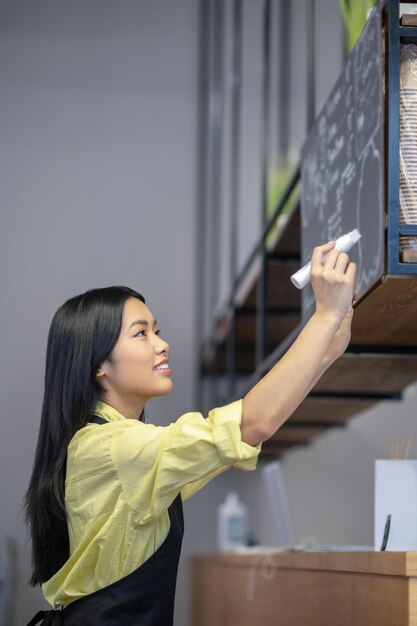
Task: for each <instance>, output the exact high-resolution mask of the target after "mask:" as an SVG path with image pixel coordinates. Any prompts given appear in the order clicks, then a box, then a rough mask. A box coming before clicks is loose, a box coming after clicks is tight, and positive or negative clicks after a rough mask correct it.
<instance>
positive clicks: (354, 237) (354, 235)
mask: <svg viewBox="0 0 417 626" xmlns="http://www.w3.org/2000/svg"><path fill="white" fill-rule="evenodd" d="M360 238H361V234H360V232H359V231H358V229H357V228H355V229H354V230H351V231H350V233H347V234H346V235H342V236H341V237H339V239H336V243H335V246H334V249H335V250H338V251H339V252H348V251H349V250H350V249H351V247H352V246H354V245H355V243H356V242H357V241H359V239H360ZM310 270H311V261H309V262H308V263H307V264H306V265H304V267H302V268H301V269H299V270H298V272H295V274H293V275H292V276H291V281H292V282H293V284H294V285H295V286H296V287H297V288H298V289H302V288H303V287H305V286H306V285H307V284H308V283H309V282H310Z"/></svg>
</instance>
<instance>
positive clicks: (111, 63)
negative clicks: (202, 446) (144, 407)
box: [0, 0, 416, 626]
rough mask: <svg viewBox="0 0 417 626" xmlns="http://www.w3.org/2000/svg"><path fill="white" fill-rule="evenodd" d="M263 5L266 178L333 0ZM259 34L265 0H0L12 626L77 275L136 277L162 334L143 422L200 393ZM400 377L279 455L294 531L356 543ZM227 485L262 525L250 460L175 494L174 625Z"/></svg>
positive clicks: (29, 598) (256, 207)
mask: <svg viewBox="0 0 417 626" xmlns="http://www.w3.org/2000/svg"><path fill="white" fill-rule="evenodd" d="M269 4H270V9H269V10H270V11H271V13H270V24H271V31H270V36H271V45H272V47H273V50H274V51H275V52H274V53H273V58H274V59H275V60H274V64H275V65H274V67H273V68H272V70H271V76H272V77H273V80H272V82H271V90H270V93H269V95H268V97H269V98H270V99H271V110H272V111H273V112H274V115H273V116H272V118H271V120H270V125H269V130H268V132H269V133H270V136H271V140H270V142H269V153H268V163H270V164H271V177H272V179H273V180H277V183H276V184H277V188H278V189H281V188H282V184H281V182H280V181H281V180H285V177H286V176H288V174H289V172H290V171H291V168H292V167H293V166H294V164H295V162H296V161H297V160H298V158H299V150H300V147H301V146H302V144H303V142H304V139H305V136H306V132H307V128H308V125H309V120H310V122H311V120H312V118H313V117H314V114H315V112H316V111H318V110H319V109H320V108H321V106H322V105H323V103H324V101H325V99H326V97H327V95H328V94H329V92H330V90H331V88H332V86H333V84H334V81H335V80H336V78H337V76H338V74H339V72H340V70H341V68H342V65H343V61H344V58H345V56H346V53H347V49H346V45H347V44H346V37H345V31H344V26H343V20H342V13H341V10H340V6H339V3H338V2H336V0H316V2H314V3H312V2H310V1H309V0H292V1H291V3H290V2H287V1H286V0H275V2H272V3H269ZM237 6H238V9H239V11H240V12H241V22H240V23H241V33H240V37H241V38H240V46H241V68H240V70H241V71H240V74H239V81H240V82H239V88H240V105H239V106H240V110H239V116H238V122H237V123H238V127H237V130H236V129H235V131H236V132H235V134H233V133H232V124H233V123H236V116H234V117H233V116H232V115H231V107H233V98H232V96H233V84H234V83H233V81H234V78H235V76H236V75H235V69H236V68H235V66H234V60H233V59H234V56H233V55H234V48H233V42H235V41H236V39H235V38H234V37H233V36H232V34H233V33H232V29H233V25H234V24H235V23H236V22H235V21H234V18H233V15H234V11H236V7H237ZM312 7H313V9H314V12H313V13H312ZM311 20H313V27H314V30H315V35H316V37H315V44H314V53H315V72H314V85H311V76H310V75H309V73H308V66H309V54H308V51H309V49H310V48H309V46H310V43H309V32H311V31H310V30H309V26H310V25H311V23H312V22H311ZM264 45H265V2H264V1H263V0H242V1H241V2H239V3H236V2H234V1H232V0H223V1H222V0H201V1H200V2H199V1H197V0H169V1H168V0H118V1H117V2H115V1H114V0H62V1H60V2H56V0H31V2H26V1H23V0H1V2H0V181H1V184H0V215H1V224H0V267H1V271H0V286H1V287H0V293H1V306H0V329H1V330H0V353H1V355H2V359H1V362H0V393H1V395H0V397H1V410H2V415H1V424H2V434H1V438H0V475H1V486H0V502H1V506H0V539H1V540H2V541H3V543H4V545H5V547H6V548H7V546H9V545H10V540H12V548H11V554H12V558H11V559H10V560H8V558H7V554H9V553H10V551H8V550H7V549H6V550H5V555H6V556H5V557H4V558H3V564H2V566H1V567H2V569H1V571H2V572H3V571H6V572H7V571H9V570H10V571H12V574H11V578H9V580H11V581H12V582H13V585H12V594H11V599H12V600H11V607H12V609H11V615H10V617H9V618H7V621H4V624H7V625H8V626H22V625H23V624H25V623H26V622H27V621H28V620H29V619H30V617H31V616H32V615H33V614H34V613H35V611H36V610H38V609H40V608H43V607H45V603H44V601H43V599H42V596H41V593H40V590H39V589H32V588H31V587H30V586H29V584H28V582H27V581H28V578H29V572H30V553H29V544H28V538H27V534H26V531H25V528H24V524H23V517H22V498H23V495H24V492H25V489H26V487H27V483H28V479H29V474H30V471H31V466H32V460H33V455H34V450H35V445H36V439H37V431H38V426H39V418H40V411H41V402H42V393H43V375H44V360H45V352H46V340H47V333H48V329H49V324H50V322H51V319H52V316H53V314H54V313H55V311H56V309H57V308H58V307H59V306H60V305H61V304H62V303H63V302H64V301H65V300H67V299H68V298H70V297H72V296H74V295H76V294H79V293H81V292H83V291H85V290H87V289H90V288H93V287H102V286H109V285H118V284H121V285H127V286H130V287H132V288H133V289H136V290H138V291H140V292H141V293H143V294H144V295H145V297H146V300H147V303H148V304H149V307H150V309H151V310H152V312H153V313H154V314H155V316H156V317H157V319H158V322H159V325H160V327H161V329H162V334H163V336H164V337H165V338H166V339H167V340H168V341H169V343H170V346H171V358H172V369H173V381H174V391H173V393H172V395H170V396H169V397H167V398H162V399H158V400H155V401H153V402H152V403H151V404H150V405H149V406H148V419H149V421H153V422H155V423H158V424H167V423H169V422H170V421H173V420H174V419H176V418H177V417H178V416H179V415H181V414H182V413H185V412H187V411H191V410H203V407H202V405H201V393H200V389H199V387H200V382H199V368H200V365H199V349H200V345H201V343H202V341H203V339H204V337H205V335H206V333H207V332H208V329H209V328H210V325H211V321H212V319H213V316H214V315H215V313H216V311H217V310H218V308H219V306H221V304H222V303H223V301H224V299H225V298H226V296H227V294H228V292H229V290H230V288H231V283H232V280H233V275H234V273H236V271H238V270H239V269H241V267H242V266H243V264H244V263H245V261H246V259H247V256H248V254H249V253H250V251H251V249H252V247H253V245H254V243H255V241H256V239H257V238H258V237H259V234H260V231H261V228H262V211H261V208H262V198H261V193H262V171H263V170H262V164H263V162H264V161H263V160H264V153H263V150H264V146H265V142H264V136H263V133H264V131H265V125H264V121H265V120H264V117H263V111H264V108H263V107H264V95H265V94H264V92H263V82H262V81H263V73H262V72H263V55H264ZM309 81H310V87H309ZM220 86H221V87H222V89H220ZM216 120H217V123H216ZM219 120H220V121H221V123H218V122H219ZM233 120H234V121H233ZM232 137H234V138H235V139H234V141H236V137H238V143H237V145H236V143H234V144H233V143H232V139H231V138H232ZM236 149H237V150H238V153H239V165H238V170H237V171H236V169H235V170H234V169H233V168H234V167H236V166H235V163H236V160H234V159H233V158H232V156H233V150H236ZM208 154H209V155H211V156H208ZM213 155H214V156H215V157H216V158H214V159H213V158H212V157H213ZM216 155H217V156H216ZM233 177H235V178H233ZM236 177H237V178H236ZM274 177H275V178H274ZM232 180H238V185H237V186H235V187H234V190H235V191H234V193H237V198H235V203H234V206H235V207H237V210H236V211H235V212H234V213H233V212H232V208H231V207H232V206H233V202H231V193H232V192H233V189H232V187H231V181H232ZM236 190H237V192H236ZM231 229H234V230H235V232H236V237H235V244H234V245H235V248H236V249H235V250H234V253H233V257H232V261H231V256H230V249H229V247H228V242H229V240H230V238H229V235H228V233H230V230H231ZM231 264H232V267H231ZM415 395H416V389H415V388H414V387H410V388H409V389H408V391H407V393H406V396H405V399H404V401H403V402H402V403H401V404H399V405H392V404H389V403H385V404H384V403H382V404H380V405H377V407H376V408H373V409H372V410H371V411H368V413H366V414H363V415H361V416H360V418H357V419H356V418H355V419H353V420H352V421H351V422H350V423H349V426H348V428H346V429H345V430H342V431H341V430H338V431H332V432H329V433H328V434H326V435H325V436H323V437H321V438H320V439H319V440H317V441H315V442H314V443H313V444H311V445H310V446H309V447H308V448H302V449H297V450H295V451H293V452H291V453H288V454H287V455H286V456H285V457H284V459H283V470H284V475H285V480H286V484H287V489H288V496H289V503H290V509H291V512H292V517H293V523H294V528H295V532H296V535H297V538H298V539H301V538H302V537H305V536H314V537H317V539H318V540H319V541H321V542H340V543H356V544H358V543H364V544H370V543H372V541H373V463H374V459H375V458H378V456H386V455H387V453H388V450H389V442H390V441H391V439H392V437H394V436H395V434H396V433H397V432H398V429H400V430H401V432H402V433H403V435H404V436H405V437H406V436H408V435H409V434H411V432H412V430H413V422H414V411H415ZM231 487H234V488H237V490H238V491H239V494H240V496H241V499H242V500H244V501H245V503H246V504H247V506H248V508H249V517H250V524H251V533H252V535H253V536H254V537H255V538H256V540H257V541H259V542H261V543H264V544H265V543H266V544H267V543H268V542H271V541H273V537H272V534H271V533H272V531H271V525H270V520H269V518H268V515H267V511H268V506H267V502H266V496H265V495H264V493H263V489H262V485H261V480H260V478H259V471H258V470H257V471H256V472H255V473H252V474H249V475H246V474H240V473H239V472H236V471H230V472H228V473H227V474H225V475H223V476H222V477H220V478H218V479H217V480H214V481H213V482H212V483H211V484H210V485H208V486H207V487H206V488H205V489H204V490H203V492H201V493H200V494H198V495H197V496H196V497H195V498H193V499H192V500H191V501H189V502H188V503H187V504H186V505H185V515H186V534H185V541H184V547H183V553H182V561H181V567H180V571H179V581H178V592H177V604H176V616H175V624H176V626H188V625H189V624H190V621H189V620H190V579H189V559H190V556H191V555H193V554H196V553H200V552H204V551H214V550H215V549H216V520H217V508H218V506H219V504H220V502H221V501H223V499H224V497H225V493H226V492H227V491H228V490H229V489H230V488H231ZM5 589H7V584H3V585H2V586H0V592H4V590H5ZM3 599H5V598H4V597H3ZM6 601H7V599H6Z"/></svg>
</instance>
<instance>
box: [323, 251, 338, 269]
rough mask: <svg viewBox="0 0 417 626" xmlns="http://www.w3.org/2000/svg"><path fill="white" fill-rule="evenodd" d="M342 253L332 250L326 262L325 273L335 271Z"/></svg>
mask: <svg viewBox="0 0 417 626" xmlns="http://www.w3.org/2000/svg"><path fill="white" fill-rule="evenodd" d="M339 255H340V252H339V251H338V250H331V251H330V252H329V254H328V255H327V257H326V260H325V261H324V265H323V268H324V270H325V271H329V270H334V268H335V267H336V263H337V259H338V258H339Z"/></svg>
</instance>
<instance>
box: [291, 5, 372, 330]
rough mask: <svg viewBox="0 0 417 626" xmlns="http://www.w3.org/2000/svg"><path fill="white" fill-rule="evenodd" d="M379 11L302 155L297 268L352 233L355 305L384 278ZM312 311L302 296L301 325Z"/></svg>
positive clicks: (308, 294)
mask: <svg viewBox="0 0 417 626" xmlns="http://www.w3.org/2000/svg"><path fill="white" fill-rule="evenodd" d="M382 133H383V125H382V76H381V11H380V7H379V5H378V6H377V7H375V8H374V9H373V11H372V13H371V15H370V17H369V19H368V21H367V24H366V26H365V29H364V31H363V32H362V35H361V37H360V39H359V41H358V43H357V44H356V46H355V48H354V50H353V51H352V53H351V55H350V56H349V59H348V60H347V62H346V64H345V66H344V69H343V71H342V73H341V75H340V77H339V79H338V81H337V82H336V85H335V86H334V88H333V90H332V92H331V94H330V96H329V97H328V99H327V101H326V103H325V105H324V107H323V109H322V111H321V112H320V114H319V116H318V118H317V119H316V121H315V123H314V125H313V127H312V129H311V131H310V133H309V136H308V138H307V141H306V143H305V146H304V148H303V153H302V168H301V170H302V171H301V180H302V190H301V205H302V209H301V213H302V257H303V258H302V262H303V263H305V262H307V261H308V260H309V259H310V257H311V253H312V250H313V248H314V247H315V246H316V245H319V244H322V243H325V242H326V241H329V240H333V239H337V237H340V236H341V235H343V234H344V233H345V232H348V231H350V230H353V229H354V228H358V229H359V231H360V232H361V234H362V238H361V240H360V241H359V244H358V245H357V246H355V248H354V249H352V252H351V253H350V256H351V258H352V260H353V261H355V262H356V263H357V264H358V275H357V285H356V287H357V297H361V296H362V295H363V294H364V293H366V292H367V291H368V289H369V288H370V287H371V286H372V285H373V284H374V283H375V281H376V280H378V278H379V277H380V276H381V275H382V272H383V262H384V259H383V255H384V247H383V241H384V222H383V215H384V206H383V162H382V155H383V151H382V140H383V136H382ZM313 310H314V295H313V292H312V289H311V287H306V288H305V289H304V290H303V317H304V319H306V318H308V317H310V315H311V314H312V312H313Z"/></svg>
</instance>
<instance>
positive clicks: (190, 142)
mask: <svg viewBox="0 0 417 626" xmlns="http://www.w3.org/2000/svg"><path fill="white" fill-rule="evenodd" d="M197 28H198V3H196V2H195V1H194V0H176V1H175V2H166V1H164V0H140V1H137V0H118V2H114V1H113V0H88V1H86V0H71V1H67V2H56V1H54V0H42V1H37V0H31V2H25V1H23V0H22V1H21V0H3V1H2V2H1V3H0V137H1V141H0V177H1V184H0V211H1V229H0V266H1V268H2V269H1V272H0V291H1V294H2V305H1V308H0V316H1V317H0V321H1V335H0V349H1V354H2V359H1V362H0V393H1V401H2V423H3V434H2V437H1V439H0V473H1V476H2V481H1V486H0V501H1V503H2V506H1V509H0V510H1V513H0V537H3V536H4V535H12V536H14V537H15V538H16V540H17V542H18V561H17V573H16V594H15V599H16V602H15V614H14V622H13V624H14V626H21V625H22V624H23V623H26V622H25V620H27V619H28V618H29V616H30V615H31V614H32V613H33V612H34V611H35V609H37V608H38V607H40V606H43V602H42V600H41V595H40V592H39V591H38V590H36V591H35V590H31V588H30V587H29V586H28V585H27V583H26V580H27V578H28V576H29V564H28V563H29V558H28V546H27V541H26V536H25V532H24V528H23V524H22V515H21V505H22V497H23V493H24V491H25V489H26V486H27V481H28V477H29V473H30V469H31V464H32V459H33V454H34V447H35V444H36V437H37V429H38V424H39V416H40V410H41V401H42V392H43V389H42V385H43V375H44V356H45V350H46V337H47V332H48V328H49V323H50V320H51V318H52V315H53V313H54V312H55V310H56V309H57V308H58V306H60V305H61V304H62V303H63V302H64V301H65V300H66V299H67V298H69V297H71V296H73V295H75V294H77V293H80V292H82V291H84V290H86V289H89V288H92V287H99V286H106V285H112V284H126V285H129V286H131V287H133V288H135V289H138V290H139V291H141V292H142V293H143V294H144V295H145V296H146V298H147V300H148V303H149V305H150V308H151V310H152V311H153V312H154V313H155V315H156V316H157V318H158V320H159V322H160V325H161V328H162V330H163V334H164V336H165V337H166V338H167V339H168V340H169V341H170V344H171V355H172V365H173V380H174V392H173V394H172V395H171V396H170V397H168V398H165V399H163V400H158V401H155V403H154V404H151V405H150V406H149V410H148V413H149V415H150V418H151V419H154V420H155V421H157V422H159V423H166V422H168V421H170V420H172V419H174V418H176V417H177V416H178V415H179V414H181V413H183V412H185V411H189V410H191V409H192V408H193V402H192V392H193V381H194V378H195V372H196V368H195V362H194V359H195V357H196V343H195V336H194V304H195V303H194V267H195V241H194V228H195V200H196V160H197V159H196V154H197V139H196V137H197V133H196V125H197V78H198V76H197V75H198V67H197V65H198V54H197V39H198V32H197ZM189 515H190V516H191V518H192V511H191V512H190V514H189ZM189 526H190V529H189V532H192V528H193V524H192V523H190V524H189ZM186 560H187V546H186V545H185V554H184V561H185V562H186ZM184 613H185V606H184V599H183V595H182V587H181V585H180V588H179V593H178V621H177V623H178V624H181V625H183V624H185V618H184ZM8 626H10V625H8Z"/></svg>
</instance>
